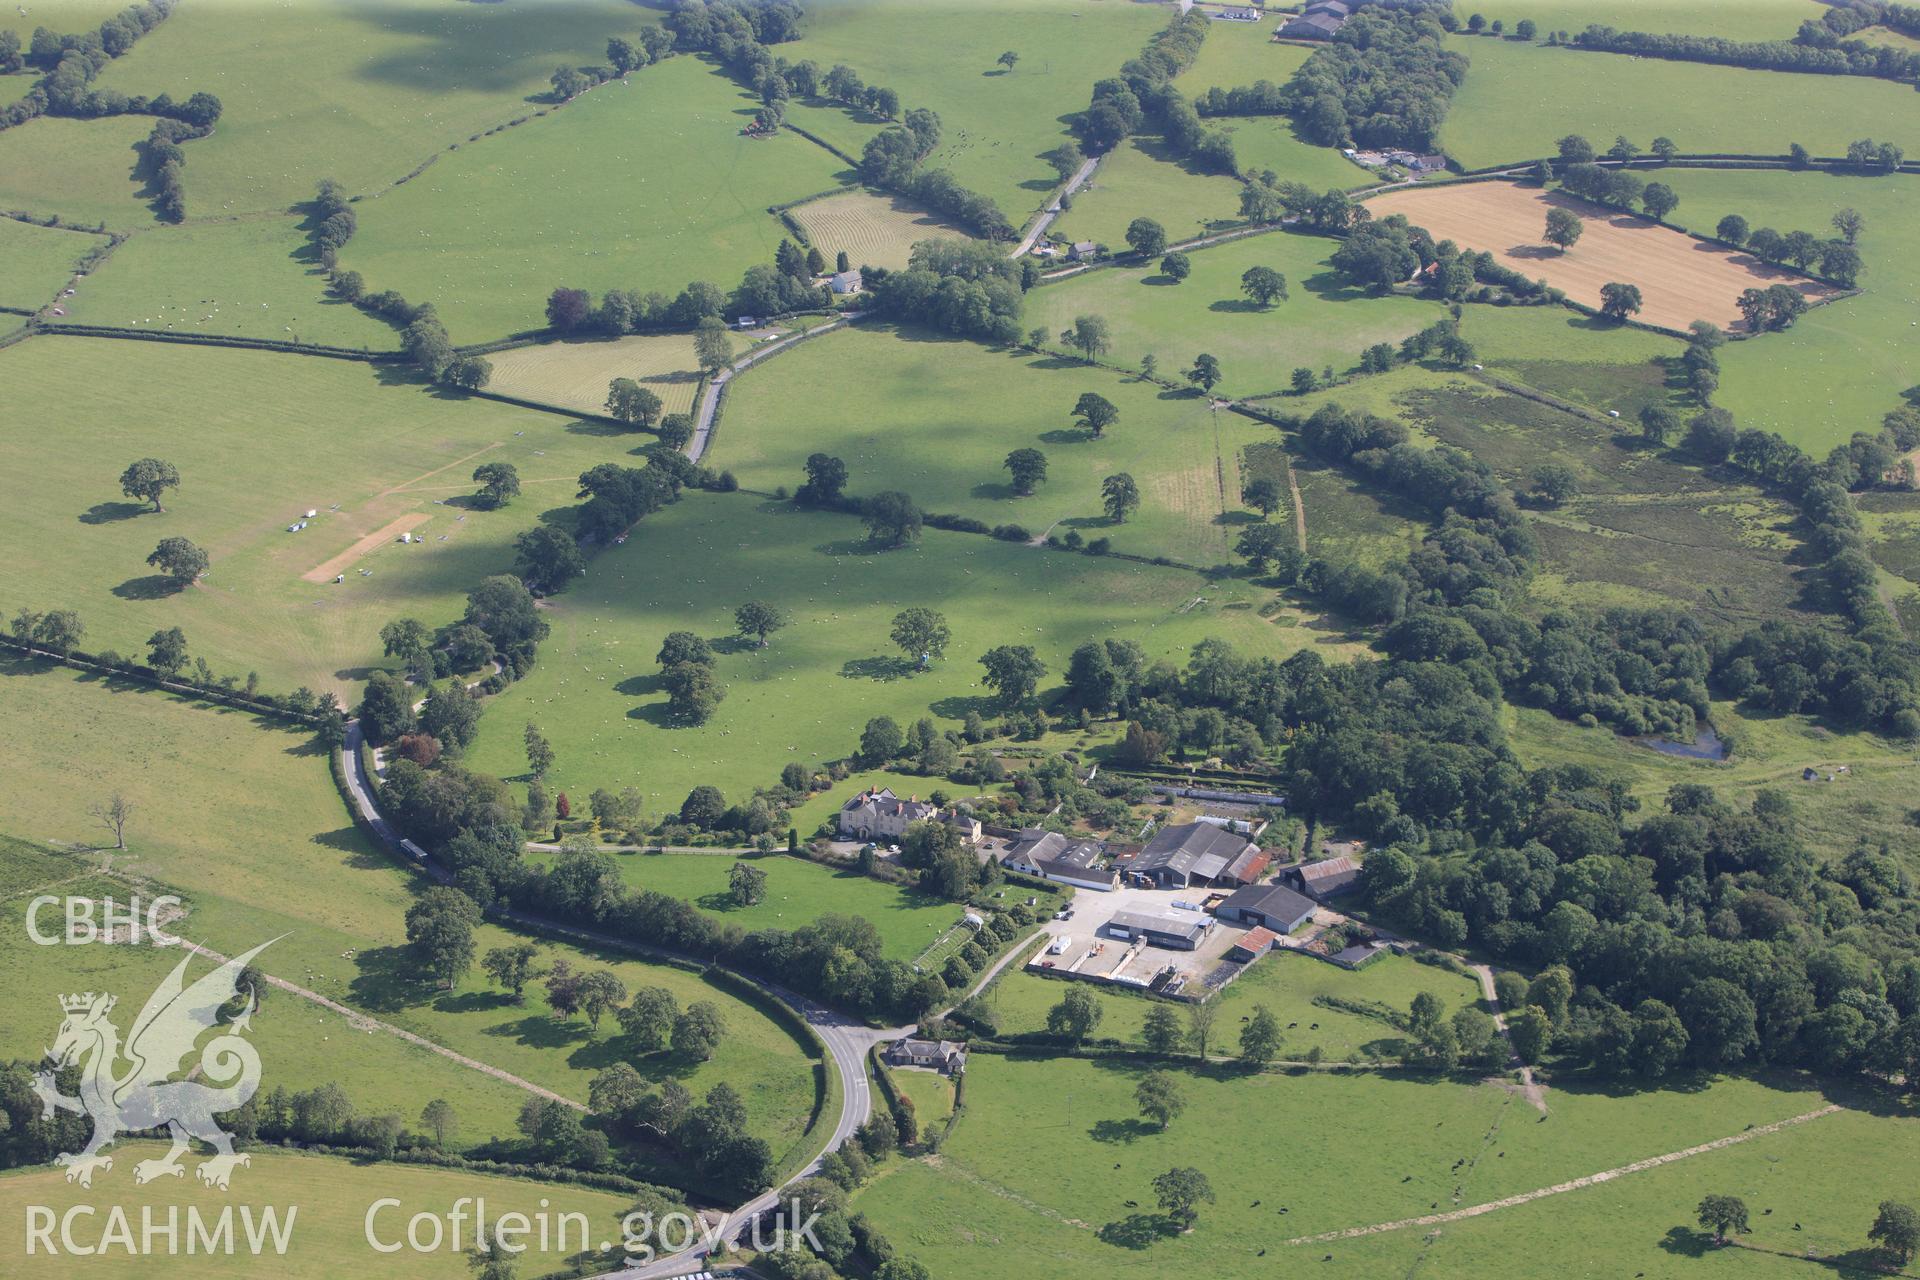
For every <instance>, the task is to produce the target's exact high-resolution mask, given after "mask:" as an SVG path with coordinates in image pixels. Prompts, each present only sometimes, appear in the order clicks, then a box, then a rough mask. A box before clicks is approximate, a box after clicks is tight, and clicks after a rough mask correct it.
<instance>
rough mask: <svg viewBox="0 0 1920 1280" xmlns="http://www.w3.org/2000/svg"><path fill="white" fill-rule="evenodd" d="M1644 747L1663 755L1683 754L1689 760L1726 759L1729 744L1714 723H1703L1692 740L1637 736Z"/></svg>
mask: <svg viewBox="0 0 1920 1280" xmlns="http://www.w3.org/2000/svg"><path fill="white" fill-rule="evenodd" d="M1634 741H1635V742H1637V743H1639V744H1640V745H1641V746H1643V747H1652V748H1653V749H1654V750H1655V751H1658V752H1659V753H1660V754H1661V755H1663V756H1683V757H1685V758H1686V759H1688V760H1725V759H1726V758H1727V744H1726V743H1724V742H1722V741H1720V735H1719V734H1717V733H1715V732H1714V731H1713V726H1712V725H1701V726H1700V732H1699V734H1698V735H1697V736H1696V737H1695V738H1694V740H1693V741H1692V742H1675V741H1674V740H1673V739H1671V738H1635V739H1634Z"/></svg>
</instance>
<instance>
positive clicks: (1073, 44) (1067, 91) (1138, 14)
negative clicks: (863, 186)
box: [779, 0, 1169, 226]
mask: <svg viewBox="0 0 1920 1280" xmlns="http://www.w3.org/2000/svg"><path fill="white" fill-rule="evenodd" d="M1168 16H1169V12H1168V11H1166V10H1163V9H1161V8H1159V7H1157V6H1154V5H1141V4H1130V3H1125V2H1124V0H935V2H933V3H923V4H912V5H902V4H896V3H892V0H825V2H824V3H821V4H818V5H814V6H812V7H810V8H809V10H808V14H807V20H806V24H805V26H804V29H803V30H804V35H803V37H802V38H801V39H800V40H798V41H796V42H794V43H792V44H786V45H782V46H780V49H779V53H780V55H781V56H782V57H785V58H787V59H788V60H790V61H793V62H798V61H800V60H801V59H803V58H812V59H813V60H814V61H815V62H817V63H819V64H820V66H821V67H822V68H823V69H825V68H830V67H832V66H833V65H834V64H835V63H840V62H844V63H846V64H847V65H848V66H850V67H852V68H853V69H854V70H855V71H858V72H859V73H860V75H861V77H862V78H863V79H864V80H865V81H866V82H867V83H868V84H880V85H885V86H887V87H888V88H891V89H893V90H895V91H896V92H898V93H899V95H900V101H901V105H902V108H903V109H906V108H912V107H929V108H931V109H933V110H934V111H936V112H938V113H939V115H940V122H941V127H942V139H941V145H940V147H939V149H938V150H936V151H935V152H934V153H933V155H932V156H930V157H929V158H928V164H929V165H932V166H935V167H939V168H944V169H948V170H950V171H951V172H952V173H953V176H954V177H955V178H956V179H958V180H959V182H960V184H961V185H962V186H965V187H968V188H971V189H972V190H975V191H978V192H980V193H981V194H982V195H985V196H989V197H991V198H992V199H993V200H994V202H995V203H997V204H998V205H999V206H1000V211H1001V212H1002V213H1004V214H1006V215H1007V218H1008V219H1009V220H1010V221H1011V222H1013V223H1014V224H1015V225H1016V226H1018V225H1019V224H1020V223H1022V222H1024V221H1026V219H1027V216H1028V215H1029V214H1031V213H1032V212H1033V211H1034V210H1036V209H1038V208H1039V207H1040V204H1041V202H1042V200H1043V199H1044V198H1045V196H1046V194H1047V193H1048V192H1049V191H1051V190H1053V188H1054V187H1055V186H1056V185H1058V184H1057V180H1056V178H1055V175H1054V172H1053V170H1052V168H1051V167H1049V166H1048V165H1047V163H1046V162H1045V161H1044V160H1041V159H1040V156H1041V154H1042V153H1043V152H1046V151H1050V150H1052V149H1053V148H1054V147H1056V146H1058V145H1059V144H1060V143H1061V142H1063V141H1065V140H1066V138H1067V126H1066V122H1065V121H1064V119H1063V118H1062V117H1065V116H1067V115H1069V114H1071V113H1073V112H1076V111H1081V110H1084V109H1085V108H1086V105H1087V99H1088V95H1089V93H1090V91H1091V90H1092V88H1093V85H1094V82H1095V81H1097V80H1100V79H1101V78H1103V77H1106V76H1115V75H1118V74H1119V73H1120V66H1121V64H1122V63H1124V62H1126V60H1127V59H1129V58H1133V57H1137V56H1138V55H1139V53H1140V50H1141V49H1142V48H1143V47H1144V46H1145V45H1146V42H1147V40H1148V39H1149V38H1150V37H1151V36H1152V35H1153V33H1154V32H1156V31H1158V30H1159V29H1160V28H1161V27H1163V26H1165V25H1166V22H1167V18H1168ZM1008 50H1011V51H1012V52H1014V53H1017V54H1019V55H1020V61H1019V62H1018V63H1017V64H1016V65H1015V67H1014V69H1013V70H1012V71H1011V72H1010V73H1009V72H1004V71H1003V69H1002V68H1001V67H999V66H998V65H997V64H996V62H995V60H996V59H997V58H999V56H1000V54H1001V53H1002V52H1004V51H1008ZM843 114H844V113H843ZM802 123H803V124H805V123H807V122H806V121H802ZM808 127H811V125H810V124H809V125H808ZM855 136H857V135H855ZM833 140H834V141H835V142H836V143H837V144H838V145H840V146H842V147H844V148H846V149H847V150H848V151H850V152H852V153H853V154H854V155H858V154H859V153H860V152H859V146H858V145H849V141H852V138H849V137H847V136H845V135H839V136H836V137H834V138H833ZM859 142H861V143H864V139H859ZM822 185H824V184H822Z"/></svg>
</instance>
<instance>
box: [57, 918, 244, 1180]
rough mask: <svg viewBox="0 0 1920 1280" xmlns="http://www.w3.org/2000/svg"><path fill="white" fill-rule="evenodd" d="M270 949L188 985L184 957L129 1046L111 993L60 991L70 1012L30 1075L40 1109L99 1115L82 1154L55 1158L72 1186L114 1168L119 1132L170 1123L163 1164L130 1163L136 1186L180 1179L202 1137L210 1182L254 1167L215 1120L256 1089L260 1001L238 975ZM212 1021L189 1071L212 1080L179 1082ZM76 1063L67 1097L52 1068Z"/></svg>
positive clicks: (203, 1174)
mask: <svg viewBox="0 0 1920 1280" xmlns="http://www.w3.org/2000/svg"><path fill="white" fill-rule="evenodd" d="M274 941H278V939H274ZM272 945H273V942H271V941H270V942H263V943H261V944H260V945H259V946H257V947H255V948H254V949H253V950H251V951H249V952H247V953H246V954H244V955H239V956H235V957H234V958H233V959H231V960H228V961H226V962H225V963H223V964H222V965H221V966H220V967H219V968H217V969H215V970H214V971H213V972H212V973H209V974H207V975H206V976H205V977H203V978H201V979H200V980H199V981H197V982H195V983H194V984H193V985H192V986H187V985H186V981H185V978H186V972H187V962H188V960H190V959H191V958H192V957H191V956H187V957H183V958H182V959H181V961H180V963H179V964H178V965H176V966H174V970H173V972H172V973H170V974H168V975H167V977H166V979H165V980H164V981H163V982H161V983H160V985H159V986H158V987H156V988H155V989H154V992H153V994H152V995H151V996H149V997H147V1003H146V1006H145V1007H144V1008H142V1009H141V1010H140V1016H139V1017H137V1018H135V1019H134V1020H133V1027H132V1029H131V1030H129V1031H128V1032H127V1039H126V1043H125V1044H124V1045H123V1044H122V1043H121V1041H120V1031H119V1029H118V1028H117V1027H115V1026H114V1025H113V1023H112V1022H111V1021H109V1019H108V1016H107V1015H108V1014H110V1013H112V1012H113V1007H114V1004H115V1003H116V1001H115V998H114V997H113V996H111V995H108V994H105V993H102V994H99V995H95V994H94V993H93V992H91V991H89V992H87V993H86V994H85V995H70V996H61V997H60V1008H61V1009H62V1010H63V1011H64V1012H65V1014H66V1018H65V1020H64V1021H62V1022H61V1024H60V1034H59V1035H58V1036H57V1037H55V1039H54V1042H53V1047H52V1048H51V1049H48V1050H47V1057H48V1058H49V1059H50V1060H51V1061H52V1063H53V1065H52V1066H51V1067H49V1068H47V1069H46V1070H43V1071H41V1072H40V1073H38V1074H37V1075H36V1076H35V1077H34V1092H35V1093H37V1094H39V1096H40V1101H41V1104H42V1108H43V1114H44V1115H47V1116H52V1115H53V1113H54V1111H55V1110H56V1109H58V1110H61V1111H71V1112H74V1113H76V1114H79V1115H84V1116H87V1117H89V1118H91V1119H92V1121H93V1138H92V1140H91V1141H89V1142H88V1143H87V1145H86V1147H85V1148H84V1149H83V1150H81V1151H79V1152H71V1151H69V1152H63V1153H62V1154H61V1155H59V1156H57V1157H55V1163H56V1164H63V1165H65V1166H67V1181H68V1182H77V1183H79V1184H80V1185H81V1186H83V1187H91V1186H92V1185H93V1175H94V1173H95V1171H101V1172H105V1171H107V1170H110V1169H112V1168H113V1157H112V1156H108V1155H102V1154H101V1149H102V1148H104V1147H107V1146H109V1145H111V1144H112V1143H113V1142H114V1140H115V1139H117V1138H118V1137H119V1136H120V1135H121V1134H122V1133H126V1132H130V1131H138V1130H142V1129H159V1128H165V1129H166V1130H167V1132H168V1134H169V1136H171V1137H172V1139H173V1146H172V1148H171V1149H170V1150H169V1151H168V1152H167V1153H166V1155H164V1156H163V1157H161V1158H160V1159H158V1160H142V1161H140V1162H139V1163H138V1164H136V1165H134V1167H133V1180H134V1181H135V1182H136V1183H145V1182H151V1181H152V1180H153V1179H155V1178H161V1177H174V1178H178V1177H180V1176H182V1175H183V1174H184V1173H185V1172H186V1170H185V1169H184V1168H183V1167H182V1166H181V1164H180V1157H181V1156H182V1155H184V1154H185V1153H186V1151H187V1150H188V1147H189V1145H190V1144H191V1143H192V1142H193V1141H196V1140H197V1141H199V1142H202V1143H204V1144H206V1145H207V1146H209V1147H212V1148H213V1149H214V1152H215V1154H214V1155H213V1156H212V1157H210V1158H209V1159H207V1160H205V1161H204V1162H202V1163H201V1165H200V1167H199V1168H198V1169H196V1170H195V1173H196V1175H197V1176H198V1177H199V1179H200V1181H202V1182H204V1183H206V1184H207V1185H208V1186H211V1187H218V1188H219V1189H220V1190H222V1191H224V1190H226V1189H227V1182H228V1180H229V1179H230V1178H231V1177H232V1175H233V1170H234V1168H235V1167H236V1166H238V1165H244V1164H251V1163H252V1161H251V1160H250V1159H249V1158H248V1157H247V1156H244V1155H237V1154H235V1153H234V1150H233V1140H232V1139H231V1138H229V1137H228V1136H227V1134H226V1131H225V1130H223V1129H221V1127H220V1125H219V1123H218V1122H217V1121H215V1120H214V1116H215V1115H217V1114H219V1113H222V1112H228V1111H233V1110H235V1109H236V1108H238V1107H241V1106H243V1105H245V1103H246V1101H247V1099H249V1098H251V1097H253V1095H254V1093H255V1092H256V1091H257V1090H258V1089H259V1087H260V1054H259V1052H258V1051H257V1050H255V1049H254V1047H253V1045H252V1044H250V1043H248V1042H247V1040H246V1039H245V1038H244V1037H245V1034H246V1032H247V1030H248V1027H249V1024H250V1022H251V1020H252V1017H253V1011H254V1009H255V1008H256V1007H258V1001H257V1000H256V999H255V998H254V993H253V990H252V988H251V987H248V988H247V989H246V990H245V991H244V993H243V992H242V990H241V985H240V978H241V975H242V974H243V973H244V972H245V971H246V967H247V965H248V964H249V963H250V962H251V961H252V960H253V958H254V957H255V956H257V955H259V954H260V953H261V952H262V951H264V950H266V949H267V948H268V947H270V946H272ZM243 994H244V998H245V1004H244V1005H243V1007H242V1008H241V1010H240V1012H239V1014H238V1015H237V1016H236V1017H234V1018H232V1019H231V1020H230V1021H228V1022H226V1023H225V1024H224V1025H222V1024H221V1023H220V1019H219V1014H220V1010H221V1009H222V1008H225V1007H227V1006H229V1005H231V1004H232V1003H233V1002H234V1001H235V1000H238V999H241V998H242V995H243ZM216 1026H217V1027H218V1028H219V1034H218V1035H216V1036H214V1037H213V1038H212V1039H210V1040H208V1041H207V1042H206V1044H205V1045H204V1046H201V1047H200V1049H199V1053H200V1061H199V1064H198V1066H197V1067H196V1068H195V1069H194V1070H193V1071H192V1072H190V1073H189V1074H190V1075H198V1076H201V1077H203V1078H204V1079H206V1080H209V1081H212V1082H213V1083H211V1084H203V1083H201V1082H200V1081H198V1080H194V1079H186V1080H175V1079H174V1078H173V1077H174V1076H176V1075H178V1074H179V1073H180V1071H181V1066H182V1062H183V1060H184V1059H185V1058H187V1057H188V1055H190V1054H192V1053H193V1052H194V1050H195V1047H196V1045H198V1043H199V1041H200V1039H201V1037H202V1035H203V1034H204V1033H206V1032H208V1031H211V1030H214V1029H215V1028H216ZM123 1060H124V1062H125V1064H126V1065H125V1067H124V1069H123V1068H122V1066H121V1064H122V1062H123ZM76 1064H78V1065H79V1066H80V1093H79V1096H78V1097H69V1096H68V1095H66V1094H63V1093H61V1092H60V1090H59V1087H58V1086H57V1085H56V1084H55V1083H54V1072H55V1071H57V1070H60V1069H61V1068H64V1067H68V1066H73V1065H76Z"/></svg>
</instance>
